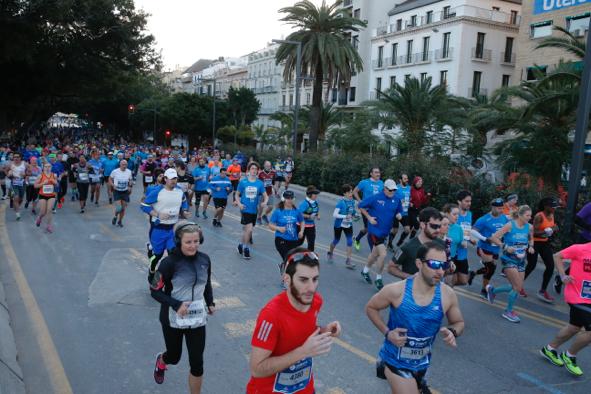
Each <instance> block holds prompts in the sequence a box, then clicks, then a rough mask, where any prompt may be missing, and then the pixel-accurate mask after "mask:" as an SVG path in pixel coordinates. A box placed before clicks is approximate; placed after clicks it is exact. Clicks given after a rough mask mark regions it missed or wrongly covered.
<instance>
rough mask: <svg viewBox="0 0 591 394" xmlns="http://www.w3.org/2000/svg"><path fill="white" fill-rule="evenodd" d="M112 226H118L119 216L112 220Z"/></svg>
mask: <svg viewBox="0 0 591 394" xmlns="http://www.w3.org/2000/svg"><path fill="white" fill-rule="evenodd" d="M111 224H112V225H113V226H114V225H116V224H117V216H115V217H114V218H113V220H111Z"/></svg>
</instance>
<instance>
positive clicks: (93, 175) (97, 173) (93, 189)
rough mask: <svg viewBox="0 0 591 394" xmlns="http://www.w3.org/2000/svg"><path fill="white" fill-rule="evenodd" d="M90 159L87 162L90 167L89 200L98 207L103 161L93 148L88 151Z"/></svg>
mask: <svg viewBox="0 0 591 394" xmlns="http://www.w3.org/2000/svg"><path fill="white" fill-rule="evenodd" d="M90 155H91V159H90V160H88V164H89V165H90V167H91V168H92V171H91V172H90V202H91V203H92V202H94V205H95V206H97V207H98V205H99V199H100V196H101V179H102V178H103V162H102V161H101V160H100V158H99V153H98V151H97V150H96V149H93V150H92V152H91V153H90Z"/></svg>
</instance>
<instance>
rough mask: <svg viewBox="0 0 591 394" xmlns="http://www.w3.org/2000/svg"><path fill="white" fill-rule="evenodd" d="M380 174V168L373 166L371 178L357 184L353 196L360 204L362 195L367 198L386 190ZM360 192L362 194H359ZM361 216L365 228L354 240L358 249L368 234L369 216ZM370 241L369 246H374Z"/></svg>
mask: <svg viewBox="0 0 591 394" xmlns="http://www.w3.org/2000/svg"><path fill="white" fill-rule="evenodd" d="M380 174H381V172H380V168H379V167H373V168H371V169H370V170H369V178H367V179H364V180H362V181H361V182H359V183H358V184H357V186H355V189H353V197H355V200H357V205H358V206H359V203H360V202H361V197H363V198H364V199H365V198H368V197H371V196H373V195H376V194H379V193H381V192H382V191H383V190H384V181H382V180H381V179H380ZM360 192H361V196H360V195H359V193H360ZM361 218H362V219H363V228H362V229H361V230H359V234H357V236H356V237H355V240H354V241H353V246H355V249H356V250H359V249H361V242H360V241H361V238H363V237H364V236H365V234H367V227H368V226H367V218H366V217H365V215H361ZM368 243H369V244H370V246H369V247H370V248H372V245H371V242H369V241H368Z"/></svg>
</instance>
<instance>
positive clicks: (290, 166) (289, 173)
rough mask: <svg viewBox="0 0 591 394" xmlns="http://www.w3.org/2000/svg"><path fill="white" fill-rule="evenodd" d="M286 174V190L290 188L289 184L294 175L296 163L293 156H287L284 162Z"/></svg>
mask: <svg viewBox="0 0 591 394" xmlns="http://www.w3.org/2000/svg"><path fill="white" fill-rule="evenodd" d="M284 169H285V171H284V175H285V190H287V189H289V184H290V183H291V178H292V177H293V172H294V171H295V163H294V162H293V159H292V158H291V156H287V159H286V160H285V163H284Z"/></svg>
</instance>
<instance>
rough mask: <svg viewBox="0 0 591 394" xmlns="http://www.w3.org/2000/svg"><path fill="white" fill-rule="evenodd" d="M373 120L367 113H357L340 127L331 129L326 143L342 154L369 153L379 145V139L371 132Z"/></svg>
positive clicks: (373, 125)
mask: <svg viewBox="0 0 591 394" xmlns="http://www.w3.org/2000/svg"><path fill="white" fill-rule="evenodd" d="M373 120H374V118H373V116H372V115H371V114H370V113H369V112H358V113H356V114H355V115H354V116H353V117H351V118H348V119H347V120H345V121H344V122H343V126H342V127H333V128H331V129H330V131H329V132H328V138H327V143H328V144H329V145H332V146H334V147H336V148H337V149H340V150H342V151H343V152H348V153H350V152H355V153H371V152H372V149H374V148H375V147H376V146H377V145H378V144H379V138H378V137H377V136H376V135H375V134H373V132H372V129H374V128H375V124H374V123H373Z"/></svg>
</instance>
